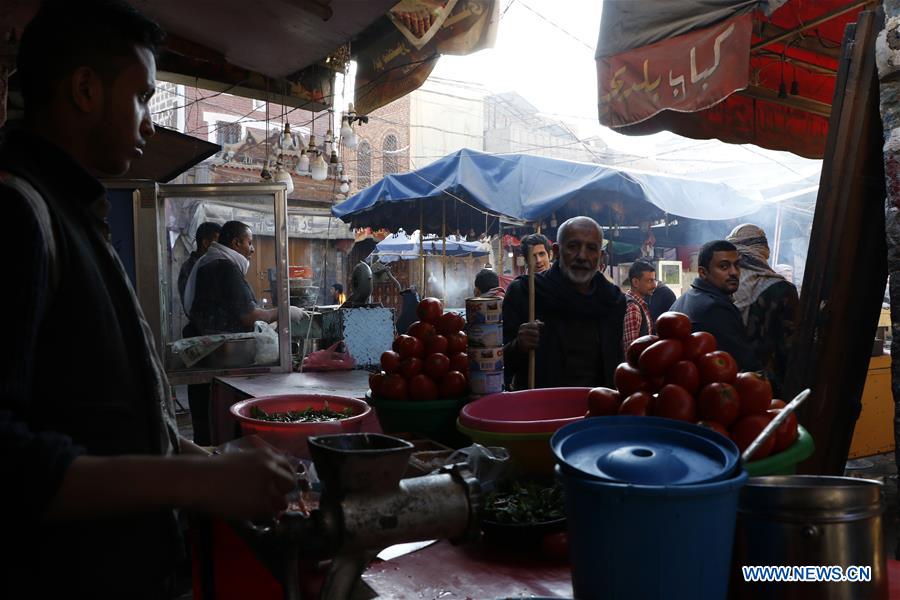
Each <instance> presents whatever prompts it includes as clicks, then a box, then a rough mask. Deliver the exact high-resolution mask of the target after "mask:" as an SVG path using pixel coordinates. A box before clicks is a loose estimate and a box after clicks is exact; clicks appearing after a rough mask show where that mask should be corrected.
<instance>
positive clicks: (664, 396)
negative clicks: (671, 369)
mask: <svg viewBox="0 0 900 600" xmlns="http://www.w3.org/2000/svg"><path fill="white" fill-rule="evenodd" d="M653 414H654V415H655V416H657V417H665V418H667V419H676V420H678V421H688V422H689V423H693V422H694V421H696V420H697V407H696V405H695V403H694V398H693V396H691V395H690V393H688V391H687V390H686V389H684V388H683V387H679V386H677V385H671V384H670V385H664V386H663V388H662V389H661V390H659V396H658V397H657V398H656V402H654V403H653Z"/></svg>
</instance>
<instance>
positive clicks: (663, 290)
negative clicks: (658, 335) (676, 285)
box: [647, 281, 675, 324]
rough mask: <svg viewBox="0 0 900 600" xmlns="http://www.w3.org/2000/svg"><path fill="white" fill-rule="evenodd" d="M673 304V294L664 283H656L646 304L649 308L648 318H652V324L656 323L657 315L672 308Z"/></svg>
mask: <svg viewBox="0 0 900 600" xmlns="http://www.w3.org/2000/svg"><path fill="white" fill-rule="evenodd" d="M674 303H675V292H673V291H672V288H670V287H669V286H667V285H666V284H665V283H663V282H661V281H658V282H657V283H656V289H655V290H653V295H652V296H650V300H649V301H648V302H647V306H649V307H650V316H651V317H653V323H654V324H655V323H656V320H657V319H658V318H659V315H661V314H663V313H664V312H666V311H668V310H669V309H670V308H672V305H673V304H674Z"/></svg>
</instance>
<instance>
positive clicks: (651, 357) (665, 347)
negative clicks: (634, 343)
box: [638, 340, 681, 377]
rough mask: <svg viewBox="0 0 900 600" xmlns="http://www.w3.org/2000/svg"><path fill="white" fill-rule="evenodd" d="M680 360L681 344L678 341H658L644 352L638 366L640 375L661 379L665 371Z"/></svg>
mask: <svg viewBox="0 0 900 600" xmlns="http://www.w3.org/2000/svg"><path fill="white" fill-rule="evenodd" d="M679 360H681V342H680V341H678V340H659V341H658V342H654V343H652V344H650V347H649V348H647V349H646V350H644V352H643V353H642V354H641V358H640V360H639V361H638V364H639V365H640V368H641V373H642V374H643V375H647V376H649V377H662V376H663V375H665V374H666V371H667V370H668V369H669V367H671V366H672V365H674V364H675V363H677V362H678V361H679Z"/></svg>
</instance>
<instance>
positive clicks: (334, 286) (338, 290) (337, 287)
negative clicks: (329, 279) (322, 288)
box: [331, 283, 344, 294]
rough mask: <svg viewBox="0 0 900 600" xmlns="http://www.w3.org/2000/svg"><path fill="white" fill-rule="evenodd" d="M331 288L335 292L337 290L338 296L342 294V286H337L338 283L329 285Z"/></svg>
mask: <svg viewBox="0 0 900 600" xmlns="http://www.w3.org/2000/svg"><path fill="white" fill-rule="evenodd" d="M331 287H332V288H334V289H335V290H337V292H338V293H339V294H343V293H344V286H342V285H341V284H339V283H332V284H331Z"/></svg>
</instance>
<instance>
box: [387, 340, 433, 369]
mask: <svg viewBox="0 0 900 600" xmlns="http://www.w3.org/2000/svg"><path fill="white" fill-rule="evenodd" d="M397 352H398V353H399V354H400V358H409V357H410V356H415V357H416V358H422V356H423V355H424V354H425V343H424V342H423V341H422V340H420V339H419V338H415V337H413V336H411V335H401V336H400V337H398V338H397ZM385 370H387V369H385Z"/></svg>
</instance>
